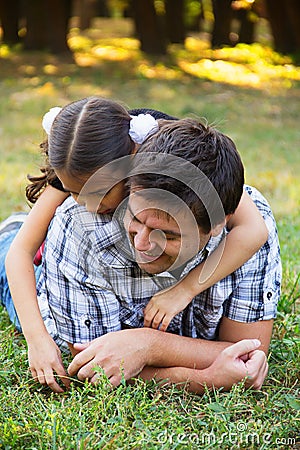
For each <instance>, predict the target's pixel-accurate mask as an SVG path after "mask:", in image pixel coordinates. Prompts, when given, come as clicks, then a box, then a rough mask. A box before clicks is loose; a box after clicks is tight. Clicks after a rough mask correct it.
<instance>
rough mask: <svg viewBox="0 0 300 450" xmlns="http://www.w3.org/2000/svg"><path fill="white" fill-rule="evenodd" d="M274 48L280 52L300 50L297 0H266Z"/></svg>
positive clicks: (299, 8) (298, 5) (298, 6)
mask: <svg viewBox="0 0 300 450" xmlns="http://www.w3.org/2000/svg"><path fill="white" fill-rule="evenodd" d="M266 7H267V14H268V20H269V22H270V26H271V30H272V35H273V39H274V49H275V50H276V51H278V52H281V53H295V52H297V51H299V50H300V4H299V2H298V0H284V1H282V0H266Z"/></svg>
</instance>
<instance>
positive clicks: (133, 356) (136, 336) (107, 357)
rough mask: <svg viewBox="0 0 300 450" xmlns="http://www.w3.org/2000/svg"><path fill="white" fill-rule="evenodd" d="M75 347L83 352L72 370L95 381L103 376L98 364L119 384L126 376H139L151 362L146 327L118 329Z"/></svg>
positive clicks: (71, 372) (77, 356)
mask: <svg viewBox="0 0 300 450" xmlns="http://www.w3.org/2000/svg"><path fill="white" fill-rule="evenodd" d="M73 347H74V350H77V351H79V352H80V353H78V354H77V355H76V356H75V357H74V359H73V361H72V362H71V364H70V365H69V368H68V373H69V375H71V376H74V375H76V374H77V377H78V379H79V380H82V381H83V380H86V379H88V380H89V381H90V382H91V383H95V382H96V380H97V378H98V377H99V376H101V374H100V373H99V372H95V368H96V367H101V368H102V369H103V370H104V373H105V374H106V376H107V377H108V379H109V381H110V382H111V384H112V385H113V386H118V385H119V384H120V382H121V380H122V377H123V376H124V378H125V380H128V379H130V378H132V377H134V376H136V375H137V374H139V373H140V371H141V370H142V369H143V368H144V366H145V364H147V362H148V361H147V356H148V339H147V336H146V333H145V330H144V329H132V330H122V331H115V332H112V333H108V334H106V335H104V336H101V337H99V338H97V339H94V340H93V341H91V342H90V343H88V344H74V345H73Z"/></svg>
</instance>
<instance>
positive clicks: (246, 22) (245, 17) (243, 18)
mask: <svg viewBox="0 0 300 450" xmlns="http://www.w3.org/2000/svg"><path fill="white" fill-rule="evenodd" d="M238 19H239V21H240V30H239V42H243V43H244V44H253V41H254V22H253V21H252V20H250V19H249V11H248V10H246V9H241V10H240V11H238Z"/></svg>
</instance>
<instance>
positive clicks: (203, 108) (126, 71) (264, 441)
mask: <svg viewBox="0 0 300 450" xmlns="http://www.w3.org/2000/svg"><path fill="white" fill-rule="evenodd" d="M124 25H125V28H124ZM109 27H111V24H109ZM122 27H123V29H126V30H127V29H128V23H127V22H126V23H123V22H122ZM126 27H127V28H126ZM107 29H108V23H107V22H106V21H100V22H98V23H97V28H95V29H92V30H89V31H88V32H85V33H79V32H78V30H76V29H74V30H72V32H71V33H70V38H69V39H70V40H69V42H70V45H71V46H72V48H73V50H74V55H75V60H76V63H70V62H66V61H63V60H59V59H58V58H56V57H54V56H51V55H49V54H45V53H34V54H29V53H23V52H22V51H20V49H18V48H14V49H11V48H8V47H5V46H0V64H1V71H0V136H1V148H0V155H1V173H0V189H1V196H0V219H4V218H5V217H6V216H7V215H9V214H10V212H12V211H16V210H17V211H19V210H28V209H29V207H28V205H27V204H26V201H25V196H24V187H25V185H26V174H27V173H37V172H38V167H39V164H40V162H41V158H40V154H39V143H40V141H41V140H42V139H43V131H42V128H41V118H42V116H43V114H44V113H45V112H46V111H47V110H48V109H49V108H50V107H52V106H63V105H64V104H66V103H68V102H70V101H72V100H75V99H78V98H80V97H85V96H89V95H94V94H95V95H100V96H105V97H110V98H113V99H115V100H119V101H121V102H122V103H123V104H125V105H126V106H129V107H132V108H134V107H142V106H148V107H151V108H156V109H160V110H163V111H165V112H168V113H170V114H173V115H176V116H178V117H184V116H191V115H192V116H195V115H196V116H198V117H204V118H206V119H207V120H208V122H209V123H213V124H215V125H216V126H217V127H218V128H219V129H221V130H222V131H224V132H225V133H226V134H228V135H229V136H231V137H232V138H233V139H234V141H235V142H236V144H237V147H238V149H239V152H240V154H241V156H242V159H243V161H244V164H245V167H246V181H247V183H249V184H252V185H254V186H256V187H257V188H258V189H260V190H261V191H262V192H263V194H264V195H265V196H266V197H267V199H268V200H269V202H270V204H271V206H272V209H273V211H274V214H275V217H276V219H277V222H278V232H279V238H280V242H281V252H282V263H283V275H284V276H283V286H282V296H281V300H280V303H279V308H278V317H277V319H276V322H275V326H274V334H273V341H272V344H271V350H270V356H269V364H270V371H269V376H268V378H267V380H266V382H265V385H264V387H263V389H262V390H261V391H260V392H251V391H246V390H244V387H243V384H240V385H237V386H235V387H234V388H233V389H232V390H231V391H230V392H229V393H223V392H222V391H215V392H206V393H205V394H204V395H203V396H201V397H199V396H197V395H194V394H188V393H186V392H184V391H182V390H181V389H176V388H174V387H160V386H159V385H157V384H155V383H152V382H150V383H147V384H146V383H142V382H140V383H137V384H136V385H135V386H126V385H125V383H124V384H122V385H121V386H120V387H119V388H117V389H115V390H111V389H110V387H109V385H108V383H107V381H106V380H105V377H103V378H102V380H101V382H100V383H99V385H98V386H97V387H92V386H89V385H87V384H79V383H74V384H73V385H72V389H71V391H70V392H67V393H65V394H63V395H55V394H53V393H51V392H49V390H48V389H46V388H42V387H40V385H38V384H36V383H35V382H34V381H33V380H32V378H31V376H30V375H29V371H28V364H27V354H26V343H25V341H24V339H23V338H22V336H20V335H16V334H15V332H14V329H13V327H12V326H11V325H10V324H9V322H8V320H7V317H6V314H5V311H3V310H2V311H0V314H1V315H0V345H1V355H0V358H1V366H0V367H1V368H0V381H1V382H0V384H1V388H0V401H1V408H0V448H3V449H22V450H23V449H64V450H67V449H70V450H71V449H72V450H74V449H98V448H99V449H104V448H106V449H117V448H126V449H127V448H128V449H140V448H141V449H143V448H147V449H156V448H158V449H161V448H163V449H175V448H187V449H189V448H190V449H194V448H222V449H227V448H245V449H249V448H254V449H256V448H260V449H269V448H274V449H279V448H292V449H296V448H299V429H300V415H299V410H300V401H299V391H300V386H299V372H300V370H299V369H300V364H299V359H300V358H299V353H300V338H299V335H300V333H299V331H300V324H299V298H300V282H299V274H300V244H299V235H300V214H299V213H300V179H299V173H300V152H299V147H300V128H299V118H300V68H299V67H296V66H294V65H293V62H292V60H291V59H290V58H288V57H283V56H282V55H278V54H275V53H274V52H272V50H271V49H270V48H269V47H263V46H261V45H259V44H256V45H253V46H239V47H237V48H235V49H223V50H219V51H218V50H214V51H212V50H210V49H209V47H208V44H207V42H206V40H205V39H204V38H203V37H201V36H200V37H199V36H191V37H190V38H189V39H188V40H187V42H186V45H185V47H180V46H172V47H171V48H170V52H169V55H168V56H167V57H164V58H163V59H161V60H158V59H155V58H149V57H146V56H145V55H143V54H141V53H140V51H139V48H138V43H137V41H136V40H135V39H133V38H131V37H130V29H128V36H127V37H123V36H124V34H123V35H122V36H120V35H119V34H118V33H115V37H114V38H109V37H106V33H107ZM115 29H116V30H119V29H120V24H119V22H118V23H116V24H115ZM100 35H101V36H100ZM66 363H67V361H66Z"/></svg>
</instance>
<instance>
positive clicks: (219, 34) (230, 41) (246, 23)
mask: <svg viewBox="0 0 300 450" xmlns="http://www.w3.org/2000/svg"><path fill="white" fill-rule="evenodd" d="M280 1H282V0H280ZM212 5H213V15H214V25H213V30H212V36H211V45H212V48H217V47H223V46H224V45H228V46H233V45H235V44H236V43H237V42H243V43H245V44H252V43H253V41H254V28H255V19H256V17H257V14H256V13H255V11H254V6H255V0H253V1H252V0H212ZM234 19H235V20H236V21H237V22H238V24H239V29H238V30H237V33H233V32H232V31H233V30H232V23H233V20H234Z"/></svg>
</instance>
